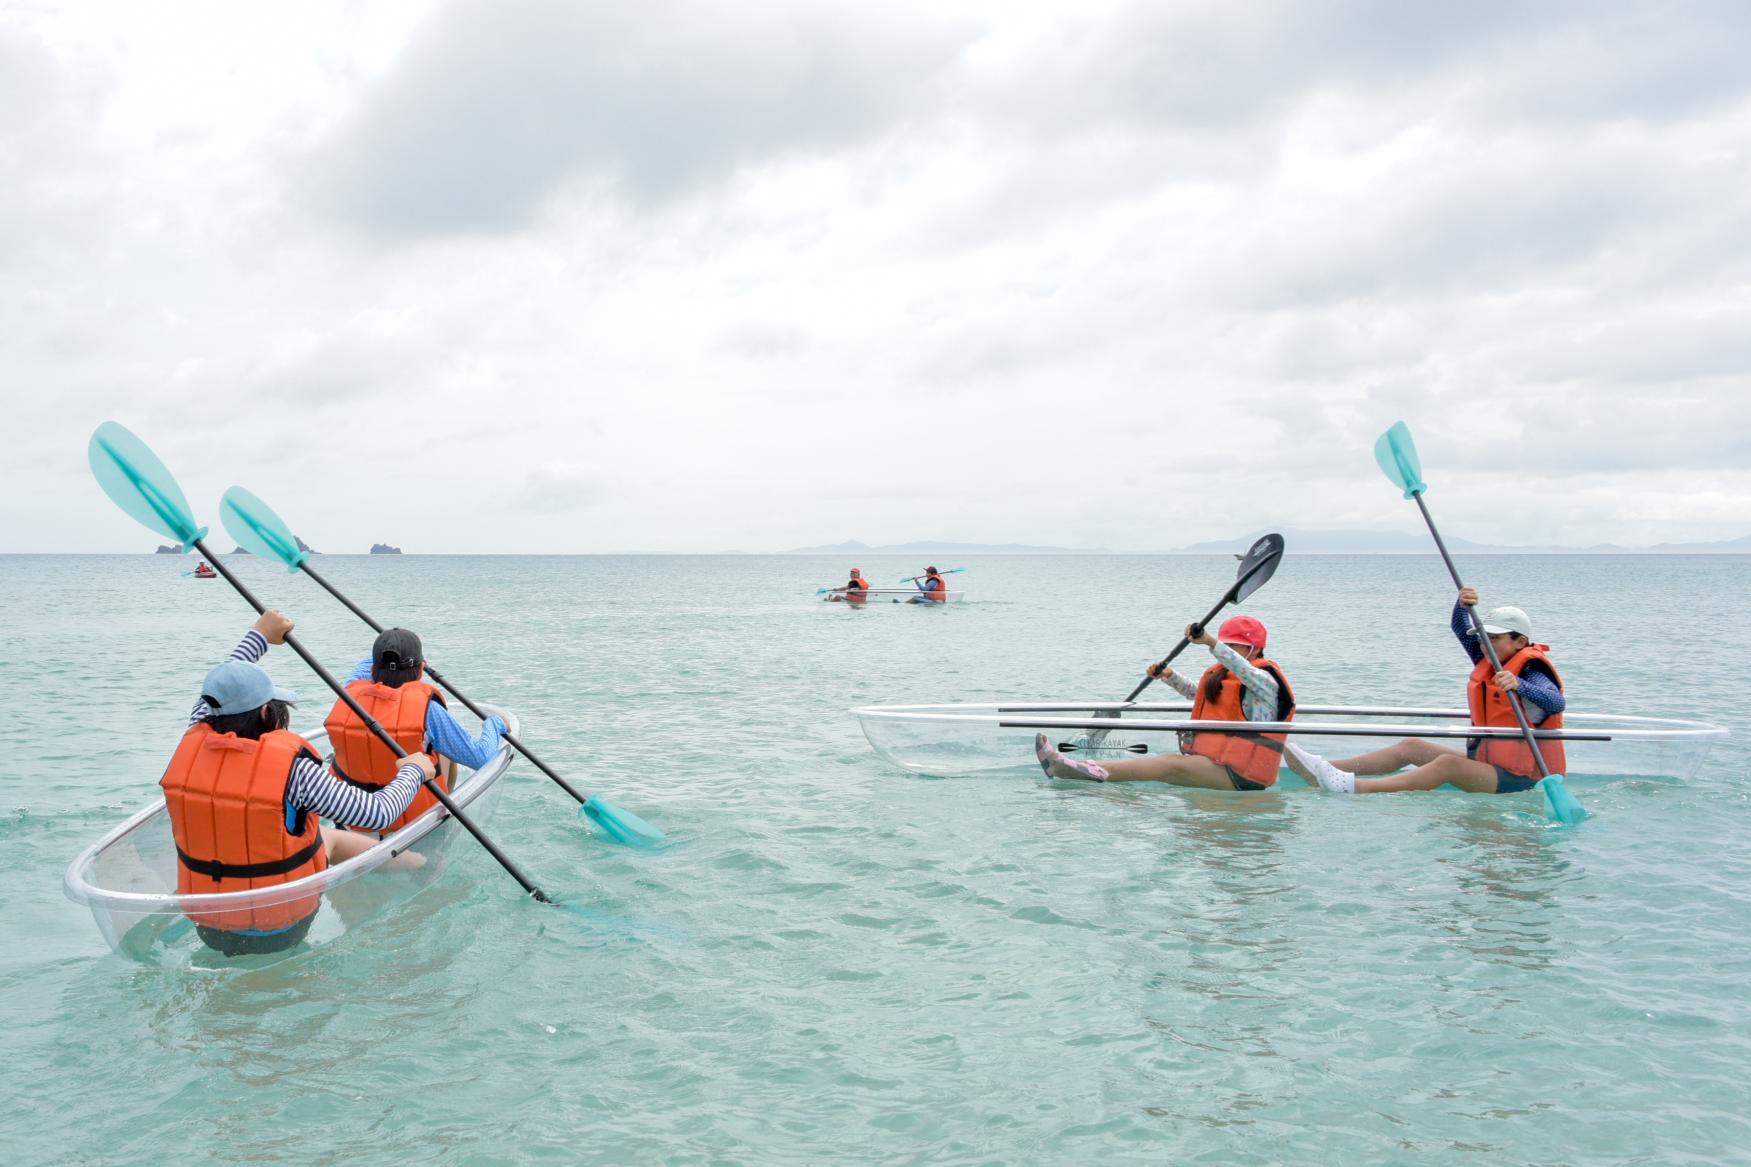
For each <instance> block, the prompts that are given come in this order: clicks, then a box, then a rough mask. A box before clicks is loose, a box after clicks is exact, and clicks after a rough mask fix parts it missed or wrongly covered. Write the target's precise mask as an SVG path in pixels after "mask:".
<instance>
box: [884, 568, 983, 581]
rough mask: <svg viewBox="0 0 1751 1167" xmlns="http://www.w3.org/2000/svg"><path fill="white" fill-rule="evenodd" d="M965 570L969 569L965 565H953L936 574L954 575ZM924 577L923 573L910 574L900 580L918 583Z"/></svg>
mask: <svg viewBox="0 0 1751 1167" xmlns="http://www.w3.org/2000/svg"><path fill="white" fill-rule="evenodd" d="M965 570H967V569H966V568H964V567H951V568H949V569H948V570H947V571H939V572H937V573H936V574H937V575H954V574H955V573H956V572H961V571H965ZM923 578H924V576H922V575H909V576H907V577H906V578H905V579H903V580H901V581H900V582H901V583H917V582H918V581H919V580H921V579H923Z"/></svg>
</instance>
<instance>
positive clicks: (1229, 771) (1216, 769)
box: [1034, 616, 1295, 790]
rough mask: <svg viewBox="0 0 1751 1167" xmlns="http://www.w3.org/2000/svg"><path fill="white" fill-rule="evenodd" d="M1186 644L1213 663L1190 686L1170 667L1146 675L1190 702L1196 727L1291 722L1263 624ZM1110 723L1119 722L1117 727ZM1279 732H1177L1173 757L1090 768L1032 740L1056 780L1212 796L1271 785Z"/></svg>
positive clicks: (1239, 619) (1291, 704)
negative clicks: (1154, 785) (1155, 785)
mask: <svg viewBox="0 0 1751 1167" xmlns="http://www.w3.org/2000/svg"><path fill="white" fill-rule="evenodd" d="M1192 632H1193V628H1192V627H1191V626H1188V627H1187V628H1186V639H1188V640H1190V641H1191V642H1192V643H1193V644H1201V645H1203V646H1204V647H1206V648H1208V649H1209V650H1210V655H1211V656H1213V657H1215V658H1216V663H1214V664H1212V665H1211V666H1210V667H1209V668H1207V669H1205V670H1204V675H1203V676H1202V677H1200V678H1198V680H1197V681H1196V682H1193V681H1191V680H1189V679H1187V678H1185V677H1183V676H1181V675H1179V674H1178V673H1176V672H1174V671H1173V669H1172V668H1171V667H1161V666H1157V665H1150V666H1149V675H1150V676H1152V677H1156V678H1159V679H1160V680H1163V681H1166V682H1167V683H1168V684H1169V685H1170V686H1172V687H1173V689H1174V691H1175V692H1177V693H1178V694H1179V695H1180V696H1182V697H1186V698H1189V699H1190V700H1191V702H1192V718H1193V719H1194V720H1197V721H1290V720H1293V719H1294V717H1295V693H1294V691H1293V690H1292V689H1290V687H1289V681H1288V678H1286V677H1285V676H1284V675H1283V670H1282V668H1281V667H1280V666H1279V665H1278V664H1277V663H1276V662H1275V661H1271V660H1267V659H1265V626H1264V625H1263V624H1261V623H1260V622H1259V621H1258V620H1256V619H1254V618H1253V617H1251V616H1235V617H1233V618H1232V619H1229V620H1225V621H1223V623H1222V626H1221V627H1220V628H1218V629H1217V630H1216V635H1214V636H1212V635H1210V633H1209V630H1208V629H1206V630H1204V631H1203V632H1201V633H1199V634H1198V635H1196V636H1194V635H1192ZM1114 724H1115V725H1118V724H1121V723H1118V722H1115V723H1114ZM1283 741H1284V735H1282V734H1280V733H1273V734H1260V733H1197V732H1186V733H1181V734H1180V752H1179V753H1178V754H1157V755H1154V756H1152V757H1143V758H1124V759H1120V760H1116V761H1110V762H1098V763H1097V762H1089V761H1084V760H1082V759H1081V758H1069V757H1066V756H1065V755H1064V754H1063V753H1061V752H1059V751H1058V750H1056V749H1054V748H1053V747H1052V743H1051V742H1050V741H1049V740H1048V739H1047V737H1046V735H1045V734H1040V735H1038V736H1037V737H1035V738H1034V754H1035V756H1037V757H1038V758H1039V760H1040V767H1041V769H1043V770H1045V772H1046V773H1047V774H1049V775H1050V776H1052V777H1053V778H1077V779H1083V780H1085V781H1092V782H1171V783H1172V784H1174V785H1175V786H1199V787H1203V788H1205V789H1210V790H1264V789H1266V788H1267V787H1269V786H1271V785H1273V784H1275V782H1276V781H1277V771H1278V769H1279V768H1280V767H1281V766H1282V764H1283Z"/></svg>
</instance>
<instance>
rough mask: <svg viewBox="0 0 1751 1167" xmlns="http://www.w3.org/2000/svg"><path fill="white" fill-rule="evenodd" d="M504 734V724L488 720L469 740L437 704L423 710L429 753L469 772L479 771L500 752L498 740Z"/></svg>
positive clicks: (446, 711) (496, 719)
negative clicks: (433, 753) (436, 753)
mask: <svg viewBox="0 0 1751 1167" xmlns="http://www.w3.org/2000/svg"><path fill="white" fill-rule="evenodd" d="M504 730H505V723H504V722H503V721H500V720H499V719H498V717H496V716H494V717H489V718H487V719H486V724H485V725H483V726H482V727H481V730H480V736H479V737H472V736H470V735H469V733H468V731H467V730H465V729H463V728H462V726H461V725H460V724H459V723H458V722H457V721H456V717H455V715H454V714H452V713H451V712H450V711H449V710H448V709H446V708H444V706H442V705H440V704H439V703H438V702H436V701H433V702H432V703H431V704H430V705H427V706H426V740H427V741H429V742H431V743H432V749H434V750H436V751H437V752H438V753H439V754H442V755H443V756H444V757H446V758H450V759H452V760H454V761H456V762H459V763H461V764H462V765H464V766H467V767H468V768H469V769H470V770H478V769H480V768H481V767H482V766H484V765H486V764H487V762H489V761H490V760H491V759H492V756H493V755H494V754H496V753H498V752H499V737H500V735H501V734H503V733H504Z"/></svg>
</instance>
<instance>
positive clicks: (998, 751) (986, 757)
mask: <svg viewBox="0 0 1751 1167" xmlns="http://www.w3.org/2000/svg"><path fill="white" fill-rule="evenodd" d="M1191 709H1192V706H1191V703H1190V702H1188V701H1176V702H1164V703H1146V704H1137V705H1129V706H1126V705H1124V704H1123V703H1121V702H1116V701H1048V702H1015V703H1009V702H1005V703H1003V704H963V705H868V706H864V707H862V708H858V709H853V710H852V711H851V713H852V715H853V716H854V717H856V718H857V720H858V722H859V723H861V724H862V726H863V734H864V736H865V737H866V738H868V739H869V744H870V745H871V746H872V747H874V749H875V751H876V753H878V754H880V755H881V756H882V757H883V758H885V759H886V760H888V761H889V762H892V763H893V764H894V765H896V766H898V767H900V768H901V769H903V770H910V771H911V772H913V773H914V774H929V775H934V776H938V777H948V776H956V775H965V774H986V773H999V772H1010V771H1025V770H1031V771H1032V772H1033V773H1035V774H1038V773H1039V764H1038V762H1037V761H1036V759H1035V757H1034V735H1035V734H1041V733H1043V734H1045V735H1046V736H1047V737H1048V738H1050V739H1051V741H1052V743H1053V744H1054V745H1056V746H1057V747H1058V748H1059V749H1062V750H1066V752H1068V753H1070V755H1071V756H1072V757H1079V758H1087V759H1089V760H1091V761H1100V760H1101V759H1103V758H1126V757H1138V756H1143V755H1149V754H1163V753H1167V754H1177V753H1179V752H1180V751H1179V735H1180V734H1181V733H1185V732H1190V731H1193V730H1196V731H1197V732H1199V733H1221V732H1233V733H1240V732H1245V733H1260V732H1264V733H1288V734H1289V735H1291V740H1293V741H1295V742H1296V744H1298V745H1300V746H1302V747H1303V748H1304V749H1307V750H1309V751H1310V752H1312V753H1315V754H1319V755H1321V756H1324V757H1328V758H1342V757H1350V756H1353V755H1355V754H1361V753H1366V752H1368V751H1370V750H1376V749H1379V748H1381V747H1382V746H1386V745H1390V744H1392V743H1393V742H1396V741H1398V740H1399V739H1401V738H1407V737H1419V738H1424V739H1427V740H1430V741H1435V742H1438V743H1440V744H1443V745H1450V746H1453V747H1454V748H1456V749H1459V750H1463V749H1464V748H1465V742H1466V739H1468V738H1481V737H1501V738H1512V739H1518V738H1519V737H1520V731H1519V730H1517V729H1480V728H1477V727H1475V726H1473V725H1471V716H1470V714H1469V713H1467V712H1466V711H1465V710H1463V709H1421V708H1398V707H1389V708H1375V707H1368V706H1359V705H1302V706H1299V707H1298V708H1297V709H1296V711H1295V713H1296V719H1295V720H1294V721H1293V722H1285V723H1279V722H1228V721H1193V720H1192V719H1191ZM1120 710H1123V713H1122V715H1121V716H1119V717H1118V718H1116V719H1115V718H1114V717H1113V716H1112V715H1113V714H1117V713H1119V712H1120ZM1102 715H1106V716H1102ZM1091 734H1093V735H1096V737H1095V741H1096V743H1097V744H1096V745H1094V746H1092V747H1091V746H1090V745H1089V738H1090V735H1091ZM1538 736H1539V737H1541V738H1555V739H1559V740H1561V741H1562V742H1563V750H1564V752H1565V754H1566V755H1567V758H1568V775H1567V776H1568V777H1571V778H1626V777H1633V778H1667V779H1675V780H1679V781H1683V780H1685V779H1688V778H1691V777H1693V776H1694V775H1695V774H1696V771H1697V769H1698V767H1700V766H1701V765H1702V760H1703V758H1704V756H1706V755H1707V753H1708V751H1709V749H1710V748H1711V747H1712V746H1713V745H1714V744H1715V743H1716V742H1717V741H1720V740H1722V739H1724V738H1725V737H1726V736H1727V731H1726V730H1725V729H1722V728H1721V727H1720V726H1718V725H1710V724H1708V723H1707V722H1703V721H1684V720H1679V719H1676V718H1664V717H1633V716H1619V715H1613V714H1604V713H1573V712H1569V713H1565V714H1564V715H1563V728H1562V729H1560V730H1555V731H1542V730H1541V731H1538ZM1286 770H1287V767H1285V771H1286Z"/></svg>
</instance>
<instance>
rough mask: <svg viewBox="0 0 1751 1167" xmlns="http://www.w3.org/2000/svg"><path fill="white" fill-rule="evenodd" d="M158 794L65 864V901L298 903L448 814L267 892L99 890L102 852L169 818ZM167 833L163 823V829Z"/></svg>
mask: <svg viewBox="0 0 1751 1167" xmlns="http://www.w3.org/2000/svg"><path fill="white" fill-rule="evenodd" d="M481 708H482V709H484V710H486V711H487V713H488V714H489V715H490V714H494V713H496V714H498V715H499V716H500V717H502V718H504V719H505V722H506V724H507V725H508V726H509V728H510V732H511V733H512V734H515V733H517V732H518V728H519V726H520V724H521V722H520V721H519V719H518V718H517V716H516V715H515V714H513V713H511V712H509V711H508V710H505V709H501V708H499V707H498V706H494V705H488V704H486V703H485V702H482V703H481ZM327 736H328V735H327V733H326V731H322V730H318V731H317V732H315V733H312V734H309V735H307V739H306V740H308V741H310V742H311V744H312V745H326V742H327ZM515 757H516V754H515V753H514V751H513V750H512V748H511V745H510V743H509V742H507V741H503V740H501V741H500V742H499V750H498V752H497V753H496V754H494V755H493V756H492V758H491V759H490V760H488V762H487V763H486V765H484V766H482V767H480V769H478V770H475V771H473V772H472V773H469V774H468V775H467V778H466V780H465V781H462V782H458V783H457V784H456V788H455V789H454V790H453V791H451V792H450V798H451V801H453V802H455V803H456V805H457V806H459V807H461V808H462V809H463V810H464V811H466V810H467V809H468V807H469V805H470V804H471V803H473V802H475V801H476V800H478V799H479V798H480V797H481V796H482V795H484V794H486V793H487V792H488V791H489V790H491V789H492V787H493V786H494V785H496V784H497V782H498V781H499V779H501V778H503V777H504V774H505V771H506V770H508V769H509V768H510V765H511V763H512V761H513V760H514V759H515ZM168 813H169V811H168V808H167V807H166V806H165V803H164V799H163V797H162V796H160V797H158V798H157V799H155V800H154V801H153V802H150V803H148V804H146V805H145V806H143V807H141V808H140V809H139V810H137V811H135V812H134V813H133V814H131V815H129V816H128V817H127V818H126V819H124V820H123V821H122V822H121V823H119V824H118V825H116V826H115V827H113V828H111V829H110V830H109V831H107V832H106V833H105V834H104V835H103V836H102V837H101V838H100V839H98V840H97V841H96V842H95V843H92V844H91V845H90V846H89V847H86V848H85V849H84V850H83V851H81V852H80V853H79V854H78V855H77V856H76V857H75V858H74V859H73V861H72V862H71V863H70V864H68V865H67V871H66V875H65V876H64V877H63V879H62V888H63V890H64V891H65V892H66V895H67V897H68V898H69V899H71V900H73V901H74V902H75V903H80V904H86V905H88V906H89V905H92V904H99V903H102V904H113V905H116V906H118V907H127V906H130V905H132V906H134V907H136V908H137V909H140V910H142V911H145V912H151V911H155V910H167V909H173V910H176V911H179V912H216V911H222V910H226V909H228V908H229V907H231V906H232V905H234V904H236V902H237V900H238V897H240V896H243V897H248V898H249V899H250V901H251V903H253V904H256V905H259V906H265V905H268V904H271V903H275V902H283V901H289V900H293V899H299V898H302V897H303V896H307V895H312V894H320V893H321V892H323V891H325V890H326V889H328V888H330V887H333V886H336V885H339V884H341V883H345V882H346V881H347V880H349V879H351V878H352V876H353V874H354V873H355V872H357V873H360V874H363V873H364V872H366V871H369V870H370V869H372V868H374V867H377V866H379V865H380V864H382V863H385V862H387V861H388V860H390V859H393V858H394V857H395V856H397V855H399V854H401V853H402V852H403V851H406V850H407V849H408V848H410V847H412V846H413V845H414V844H416V843H418V842H419V841H420V840H422V839H424V838H425V837H426V836H427V835H429V834H431V833H432V831H434V830H436V829H437V828H438V827H439V826H441V825H442V824H443V823H444V822H445V821H446V820H447V819H449V818H450V812H449V811H448V810H445V809H444V807H443V806H442V805H441V804H440V805H435V806H433V807H432V808H431V809H429V810H427V811H426V812H425V813H424V814H422V815H420V816H419V817H418V818H416V819H414V820H413V821H412V822H409V823H407V824H406V825H404V826H403V827H402V828H401V829H400V830H398V831H396V832H395V833H394V834H391V835H385V836H384V837H383V838H382V839H381V840H380V841H379V842H378V843H377V844H376V845H375V846H373V847H370V848H368V849H367V850H365V851H362V852H360V853H359V854H358V855H355V856H353V857H352V858H351V859H348V860H345V861H344V862H341V863H334V864H330V865H329V866H328V867H325V868H324V869H323V870H321V871H318V872H314V873H312V874H310V875H306V876H304V877H303V878H302V879H295V880H292V881H290V882H287V883H281V884H275V885H273V886H272V887H269V888H253V889H250V890H248V891H243V892H213V893H207V894H195V895H182V894H178V893H175V892H170V891H123V890H121V889H117V888H107V887H101V886H99V885H97V884H94V883H92V882H91V881H90V879H89V878H88V877H87V873H89V872H91V871H93V870H95V869H96V867H97V865H98V863H99V862H100V861H101V859H102V857H103V855H104V852H106V851H107V850H109V849H110V848H111V847H114V846H115V845H117V844H118V843H120V842H121V841H122V840H124V839H126V838H127V837H128V836H129V835H130V834H132V833H133V832H134V831H136V830H138V829H139V828H141V827H143V826H145V825H146V824H147V823H148V822H150V821H151V820H152V819H153V818H155V817H156V816H158V815H162V814H168ZM165 829H166V830H168V824H167V825H166V828H165Z"/></svg>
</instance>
